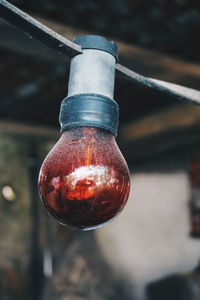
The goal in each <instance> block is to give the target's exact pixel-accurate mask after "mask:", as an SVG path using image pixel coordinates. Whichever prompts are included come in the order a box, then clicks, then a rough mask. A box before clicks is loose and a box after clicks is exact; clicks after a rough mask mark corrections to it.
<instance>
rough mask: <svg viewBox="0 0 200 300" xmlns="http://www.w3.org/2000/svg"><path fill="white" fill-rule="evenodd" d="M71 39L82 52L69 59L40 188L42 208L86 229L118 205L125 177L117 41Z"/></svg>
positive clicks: (123, 199) (116, 210) (104, 220)
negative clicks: (55, 136) (116, 92)
mask: <svg viewBox="0 0 200 300" xmlns="http://www.w3.org/2000/svg"><path fill="white" fill-rule="evenodd" d="M76 42H77V43H80V44H81V46H82V49H83V54H80V55H77V56H75V57H74V58H73V59H72V61H71V69H70V79H69V89H68V97H67V98H66V99H64V100H63V102H62V105H61V111H60V124H61V131H62V135H61V138H60V139H59V141H58V142H57V144H56V145H55V146H54V148H53V149H52V150H51V151H50V153H49V154H48V155H47V157H46V159H45V160H44V162H43V164H42V167H41V170H40V175H39V191H40V196H41V198H42V200H43V202H44V204H45V206H46V208H47V211H48V212H49V213H50V214H51V215H52V216H53V217H55V219H57V220H58V221H59V222H60V223H62V224H64V225H67V226H70V227H71V228H74V229H80V230H90V229H95V228H98V227H100V226H102V225H104V224H106V223H108V222H109V221H111V220H113V218H115V217H116V216H117V215H118V214H119V213H120V212H121V211H122V209H123V208H124V206H125V204H126V202H127V199H128V195H129V190H130V177H129V171H128V167H127V164H126V162H125V160H124V158H123V156H122V154H121V152H120V150H119V148H118V146H117V144H116V141H115V136H116V134H117V126H118V105H117V103H116V102H115V101H114V100H113V99H112V96H113V89H114V74H115V73H114V72H115V62H116V53H117V52H116V51H117V48H116V44H114V43H113V42H108V41H106V40H105V39H104V38H102V37H98V36H85V37H81V38H78V39H76Z"/></svg>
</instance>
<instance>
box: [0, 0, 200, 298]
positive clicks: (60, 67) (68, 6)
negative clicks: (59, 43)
mask: <svg viewBox="0 0 200 300" xmlns="http://www.w3.org/2000/svg"><path fill="white" fill-rule="evenodd" d="M10 2H11V3H12V4H14V5H16V6H17V7H19V8H21V9H23V10H24V11H25V12H27V13H29V14H30V15H31V16H33V17H34V18H35V19H37V20H39V21H40V22H42V23H43V24H45V25H47V26H49V27H50V28H51V29H53V30H55V31H57V32H58V33H60V34H61V35H63V36H65V37H67V38H69V39H73V38H74V37H76V36H78V35H81V34H101V35H104V36H106V37H108V38H111V39H113V40H115V41H116V42H117V43H118V45H119V51H120V55H119V57H120V63H121V64H123V65H125V66H126V67H128V68H130V69H132V70H134V71H136V72H138V73H140V74H143V75H145V76H148V77H153V78H156V79H160V80H164V81H169V82H172V83H176V84H180V85H183V86H186V87H190V88H193V89H197V90H198V89H200V55H199V53H200V43H199V36H200V2H199V1H198V0H173V1H167V0H156V1H148V2H147V1H142V0H135V1H134V0H109V1H108V0H107V1H105V0H101V1H100V0H99V1H98V0H84V1H82V0H75V1H63V0H35V1H28V0H12V1H10ZM0 58H1V59H0V100H1V102H0V208H1V209H0V238H1V240H0V299H2V300H18V299H20V300H23V299H30V300H31V299H34V300H40V299H41V300H47V299H48V300H51V299H52V300H53V299H58V300H82V299H89V300H118V299H119V300H157V299H159V300H160V299H162V300H182V299H187V300H188V299H189V300H197V299H198V300H199V299H200V263H199V262H200V239H199V238H200V108H199V107H198V106H196V105H192V104H185V103H182V102H179V100H176V99H172V98H170V97H168V96H166V95H163V94H162V93H160V92H158V91H153V90H151V89H150V88H147V87H143V86H140V85H138V84H136V83H135V82H133V81H131V80H128V79H127V78H123V77H122V76H121V75H120V74H117V76H116V85H115V100H116V101H117V102H118V103H119V105H120V126H119V135H118V138H117V142H118V144H119V146H120V149H121V150H122V152H123V154H124V156H125V158H126V160H127V163H128V165H129V168H130V172H131V181H132V186H131V193H130V197H129V201H128V204H127V206H126V207H125V209H124V211H123V212H122V213H121V215H120V216H119V217H118V218H117V219H116V220H115V221H114V222H113V223H111V224H109V225H107V226H105V227H103V228H101V229H98V230H95V231H91V232H76V231H71V230H70V229H68V228H65V227H63V226H61V225H59V224H58V223H56V221H54V220H53V219H52V218H51V217H49V216H48V215H47V213H46V212H45V209H44V207H43V206H42V204H41V203H40V199H39V196H38V190H37V180H38V179H37V178H38V172H39V168H40V165H41V163H42V161H43V159H44V158H45V156H46V154H47V153H48V151H49V150H50V149H51V148H52V146H53V145H54V144H55V142H56V141H57V139H58V138H59V136H60V134H59V123H58V115H59V107H60V103H61V100H62V99H63V98H64V97H65V96H66V94H67V82H68V74H69V60H68V58H65V57H63V56H61V55H59V54H58V53H56V52H55V51H53V50H51V49H49V48H47V47H45V46H44V45H43V44H41V43H39V42H37V41H35V40H33V39H31V38H28V37H27V36H25V35H23V33H21V32H19V31H18V30H16V29H15V28H13V27H11V26H10V25H9V24H8V23H6V22H5V21H3V20H1V19H0Z"/></svg>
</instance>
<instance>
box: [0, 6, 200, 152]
mask: <svg viewBox="0 0 200 300" xmlns="http://www.w3.org/2000/svg"><path fill="white" fill-rule="evenodd" d="M11 2H12V3H13V4H15V5H17V4H18V5H19V6H20V7H21V8H22V9H24V10H26V11H28V12H29V13H30V14H32V15H33V16H34V17H35V18H36V19H38V20H39V21H40V22H41V23H43V24H46V25H47V26H49V27H50V28H52V29H53V30H55V31H57V32H58V33H60V34H61V35H63V36H66V37H67V38H69V39H73V38H74V37H75V36H78V35H81V34H87V33H95V34H99V33H101V34H104V35H106V36H109V37H110V36H111V37H114V38H115V40H117V41H119V42H118V45H119V50H120V63H122V64H123V65H125V66H127V67H129V68H130V69H133V70H134V71H136V72H138V73H141V74H143V75H145V76H149V77H154V78H157V79H161V80H165V81H170V82H173V83H177V84H181V85H185V86H188V87H191V88H195V89H199V80H200V65H199V64H198V61H199V60H198V55H197V52H198V51H199V50H198V45H196V47H195V46H194V44H195V43H196V39H194V38H192V37H193V35H194V34H195V32H196V31H195V30H196V29H199V27H198V26H200V25H199V24H200V22H196V18H197V17H198V9H195V5H196V7H197V6H198V3H196V2H195V1H193V2H192V4H191V6H190V9H189V10H188V12H189V13H188V15H189V17H188V18H189V20H190V21H191V15H192V16H193V19H192V23H191V24H190V26H189V28H190V29H188V30H191V34H192V35H191V34H190V35H185V32H184V30H183V28H185V25H184V26H183V27H182V25H181V24H183V23H184V22H186V23H184V24H188V22H189V21H188V18H186V17H185V18H184V16H185V13H184V12H185V9H186V8H187V7H188V5H189V3H187V5H186V2H187V1H175V2H176V3H177V6H176V7H177V14H175V11H176V9H175V11H174V12H173V14H172V15H173V16H174V17H173V18H172V20H173V22H172V24H175V23H176V22H175V19H177V20H178V19H180V18H182V19H181V20H182V23H181V22H180V27H181V28H182V29H180V30H179V31H178V29H177V27H176V26H175V25H174V32H176V33H177V32H179V37H180V42H179V43H178V42H177V41H176V42H173V43H171V44H173V45H172V46H171V48H170V47H164V45H166V43H167V41H174V36H173V34H175V33H173V34H172V32H171V31H170V30H168V31H166V32H165V36H163V33H162V30H164V28H168V27H169V24H168V21H167V18H166V16H163V17H162V18H163V19H162V18H161V19H162V20H163V22H164V23H163V29H162V30H161V32H160V31H158V32H157V33H156V26H155V24H154V22H153V21H152V20H154V19H155V20H157V19H156V18H157V17H155V11H156V9H157V8H156V5H155V4H154V6H152V9H153V7H154V9H153V10H154V13H152V9H150V7H149V6H148V7H147V11H143V10H142V7H143V8H144V6H145V4H144V3H143V1H140V5H139V1H136V2H135V3H137V4H138V8H137V9H138V10H137V11H138V12H139V13H141V14H140V22H139V21H138V18H135V13H136V12H133V7H134V5H133V4H131V3H132V2H131V1H109V5H107V4H105V3H104V1H102V2H101V1H99V2H98V1H92V2H91V1H89V0H88V1H84V2H82V1H81V2H80V1H74V4H72V3H71V4H70V3H67V4H66V1H53V0H52V1H50V0H48V1H47V0H43V1H35V2H30V1H11ZM79 2H80V3H79ZM100 2H101V4H100ZM118 2H119V3H121V4H119V3H118ZM122 2H123V3H124V4H123V5H125V4H126V5H125V6H126V7H127V9H128V15H126V14H124V15H123V14H120V13H119V10H120V9H119V7H120V5H122ZM157 2H158V3H157V4H159V5H161V3H164V2H166V1H157ZM36 3H37V5H36ZM75 3H76V4H75ZM78 3H79V4H78ZM81 3H82V4H81ZM83 3H84V4H83ZM92 3H93V4H95V5H96V6H95V5H94V6H95V7H96V8H92V11H93V10H94V11H93V13H92V12H91V7H90V6H91V5H92ZM102 3H104V6H105V7H106V9H107V10H106V14H105V15H106V17H105V16H103V15H102V9H103V6H102V5H103V4H102ZM106 3H107V2H106ZM117 3H118V4H117ZM141 3H143V4H141ZM178 3H179V4H178ZM181 3H182V4H181ZM184 3H185V4H184ZM118 5H119V6H118ZM142 5H143V6H142ZM159 5H158V6H159ZM163 5H164V4H163ZM125 6H124V7H125ZM99 7H101V9H100V10H99ZM160 7H161V6H160ZM164 7H165V6H162V9H163V11H165V9H164ZM79 10H80V11H81V12H78V11H79ZM113 11H115V14H114V15H113ZM117 11H118V12H117ZM120 11H121V10H120ZM122 11H123V9H122ZM150 11H151V12H150ZM160 11H161V10H160ZM169 11H170V9H169ZM194 11H195V13H194ZM86 12H88V13H89V12H91V16H92V20H93V21H91V22H88V18H86V15H85V14H87V13H86ZM97 12H98V13H97ZM192 12H193V13H192ZM157 13H158V10H157ZM148 14H153V15H154V18H153V17H152V18H153V19H152V18H150V19H149V17H147V16H148ZM175 15H176V17H175ZM180 15H181V17H180ZM41 16H42V17H41ZM44 16H45V18H44ZM70 16H71V17H70ZM80 16H81V17H80ZM95 18H96V19H95ZM115 19H116V20H118V22H114V21H113V22H114V23H113V26H114V27H115V31H113V28H114V27H113V26H112V27H111V26H110V25H109V24H110V23H108V22H107V21H106V20H110V21H109V22H112V20H115ZM58 20H59V22H58ZM77 20H79V21H78V22H77ZM94 20H96V21H94ZM98 20H101V22H104V23H105V24H104V26H99V25H98V24H99V23H98ZM131 20H132V21H131ZM147 20H148V22H149V24H150V25H149V28H148V26H147ZM155 20H154V21H155ZM130 22H132V23H130ZM137 22H139V23H138V24H140V23H141V22H143V25H137V26H139V27H138V28H143V30H140V34H138V35H134V34H131V32H132V31H134V30H135V29H133V28H135V27H134V24H137ZM156 22H158V20H157V21H155V23H156ZM174 22H175V23H174ZM177 22H178V21H177ZM75 24H76V25H77V24H78V26H76V25H75ZM95 24H96V25H95ZM123 24H124V25H123ZM130 24H132V25H130ZM156 24H157V25H158V23H156ZM195 24H196V25H195ZM72 25H73V26H72ZM123 26H124V27H123ZM137 26H136V28H137ZM177 26H178V25H177ZM195 26H196V27H195ZM80 28H81V29H80ZM124 28H129V29H127V35H126V34H124V32H125V31H124V30H125V29H124ZM194 28H195V30H194ZM131 30H132V31H131ZM181 30H182V31H181ZM147 31H148V36H149V38H147V39H146V42H145V43H144V40H145V38H144V37H145V35H147ZM159 34H160V37H159V36H158V35H159ZM181 34H182V35H181ZM155 35H156V36H157V42H156V43H153V42H150V40H153V39H154V37H155ZM0 36H1V39H0V57H1V62H0V83H1V84H0V95H1V105H0V120H1V121H5V122H20V123H24V124H31V125H34V126H35V125H36V126H48V127H52V128H58V125H59V124H58V114H59V107H60V102H61V100H62V99H63V98H64V97H65V96H66V94H67V80H68V71H69V60H68V59H67V58H64V57H62V56H61V55H59V54H58V53H56V52H55V51H53V50H51V49H49V48H47V47H45V46H44V45H42V44H41V43H39V42H37V41H35V40H32V39H30V38H28V37H27V36H25V35H24V34H22V33H21V32H19V31H17V30H16V29H15V28H13V27H11V26H10V25H9V24H7V23H6V22H4V21H1V22H0ZM139 36H140V37H139ZM131 37H132V38H131ZM142 37H143V38H142ZM150 37H151V38H150ZM164 39H166V40H165V41H164ZM191 39H192V42H191ZM122 40H123V41H127V42H129V44H127V43H124V42H122ZM147 40H148V41H149V42H148V43H147ZM183 40H184V43H186V41H187V43H188V45H190V47H184V51H181V49H182V46H183ZM142 41H143V42H142ZM133 42H134V43H135V45H131V43H133ZM138 45H139V46H138ZM141 46H143V48H141ZM144 46H145V47H146V49H145V48H144ZM163 47H164V50H165V51H163V52H165V53H161V52H157V51H154V50H149V48H152V49H153V48H154V49H157V50H158V49H159V50H160V51H161V50H163ZM191 49H193V51H192V53H191ZM167 52H168V53H173V54H174V55H175V56H176V58H172V57H170V56H169V55H166V53H167ZM198 53H199V52H198ZM183 57H184V58H187V59H189V60H190V62H188V61H187V62H186V61H184V60H183ZM115 86H116V88H115V99H116V100H117V102H118V103H119V105H120V112H121V113H120V140H121V141H122V144H125V145H126V146H125V147H124V151H125V152H126V148H129V149H132V147H134V145H135V139H136V138H135V137H137V140H138V139H139V140H140V139H141V138H142V140H143V139H144V137H146V136H149V134H150V135H151V134H152V133H150V131H149V130H150V128H149V127H148V126H146V132H145V134H144V133H143V135H142V136H138V132H140V129H139V125H137V124H140V128H141V126H143V124H144V123H145V120H146V118H147V117H149V116H154V118H155V119H154V122H159V123H157V126H158V128H161V129H160V131H159V130H157V132H156V134H158V133H159V134H162V133H163V129H162V128H163V127H162V124H161V123H162V120H159V117H157V119H156V116H159V114H160V112H163V111H166V110H167V111H169V115H168V117H169V120H168V127H167V126H166V127H165V131H166V130H169V128H170V130H172V131H173V128H171V127H170V124H171V123H170V122H171V121H170V120H171V119H170V118H171V115H170V111H172V112H171V114H173V109H174V106H175V107H177V109H179V108H180V111H177V117H180V116H179V112H181V114H182V115H184V112H187V111H188V107H189V106H187V105H185V106H184V110H183V106H182V103H179V102H178V100H175V99H169V98H168V97H167V96H166V95H162V94H161V93H160V92H158V91H155V90H152V89H149V88H147V87H143V86H140V85H138V84H137V83H134V82H133V81H130V80H127V79H125V78H123V77H122V76H120V74H117V78H116V85H115ZM195 109H197V110H198V109H199V108H196V107H195ZM192 116H193V113H192ZM184 118H185V117H184ZM175 119H176V118H175ZM142 120H144V123H142V124H141V121H142ZM184 120H185V119H184ZM184 120H183V122H182V124H181V125H180V124H179V125H178V128H181V130H182V129H183V128H185V127H187V128H188V126H191V128H194V126H198V123H199V121H200V117H199V120H198V118H195V120H194V118H192V121H191V122H190V124H189V125H188V124H187V122H184ZM139 122H140V123H139ZM194 124H195V125H194ZM127 126H128V127H127ZM133 126H135V127H134V128H136V129H134V130H133V132H134V134H133V135H132V138H131V141H130V138H129V140H126V137H125V136H126V134H124V132H125V129H124V128H126V133H127V132H130V130H132V129H131V128H133ZM137 126H138V127H137ZM174 127H175V128H176V127H177V124H174ZM137 128H138V129H137ZM195 128H196V127H195ZM136 131H137V132H136ZM153 135H155V132H154V133H153ZM195 136H196V135H195ZM158 140H159V139H158ZM127 145H128V147H127ZM129 151H132V150H129ZM139 152H140V151H139Z"/></svg>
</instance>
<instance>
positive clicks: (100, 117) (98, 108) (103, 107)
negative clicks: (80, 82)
mask: <svg viewBox="0 0 200 300" xmlns="http://www.w3.org/2000/svg"><path fill="white" fill-rule="evenodd" d="M59 122H60V125H61V132H64V131H66V130H68V129H70V128H73V127H97V128H101V129H104V130H107V131H109V132H111V133H112V134H113V135H114V136H117V129H118V122H119V107H118V104H117V103H116V102H115V101H114V100H112V99H110V98H108V97H105V96H102V95H98V94H79V95H74V96H71V97H67V98H65V99H64V100H63V101H62V103H61V108H60V116H59Z"/></svg>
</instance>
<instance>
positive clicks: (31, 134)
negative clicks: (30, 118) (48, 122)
mask: <svg viewBox="0 0 200 300" xmlns="http://www.w3.org/2000/svg"><path fill="white" fill-rule="evenodd" d="M0 132H2V133H8V134H13V135H17V136H20V137H25V138H38V139H46V140H52V141H56V140H58V138H59V137H60V133H59V129H58V130H56V129H55V128H49V127H41V126H40V127H39V126H32V125H29V124H21V123H17V122H8V121H3V120H0Z"/></svg>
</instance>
